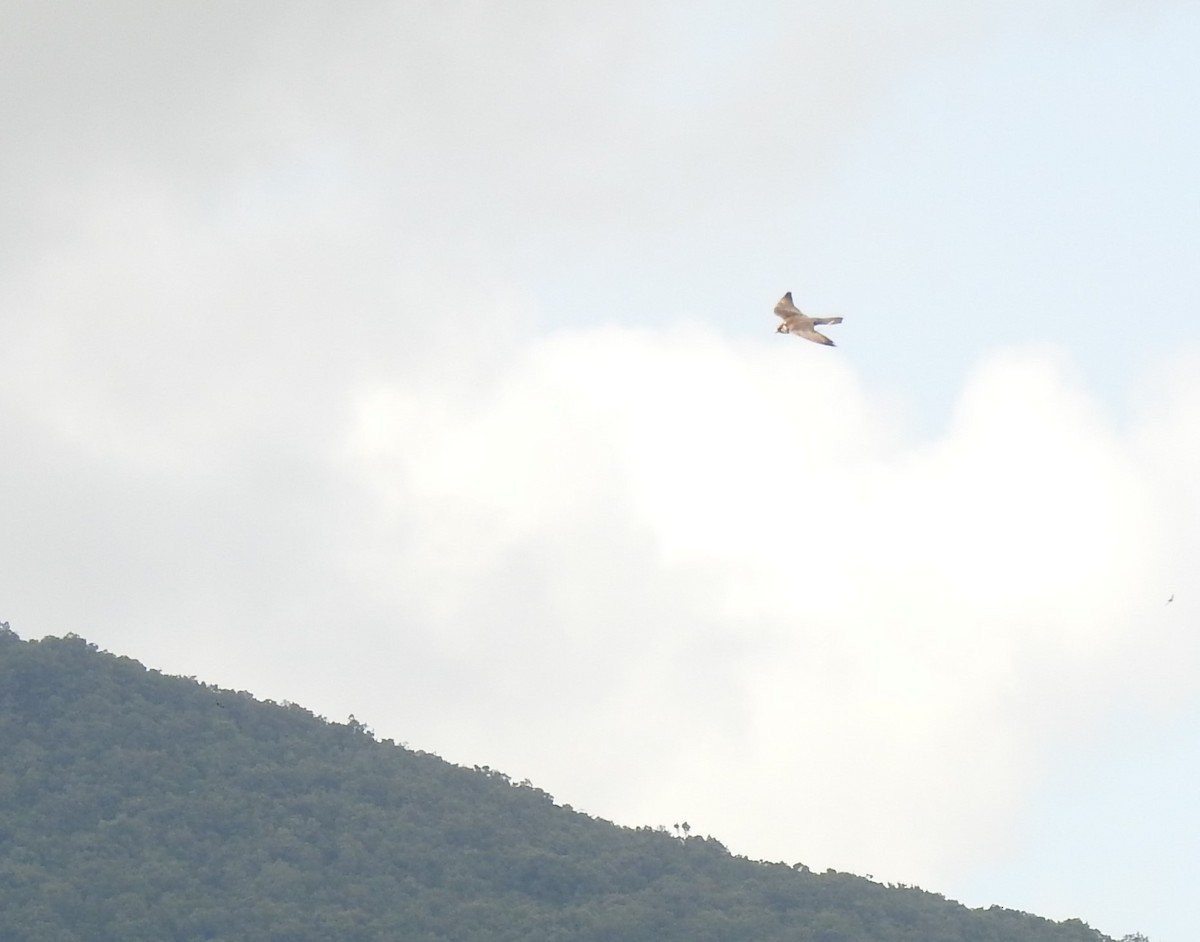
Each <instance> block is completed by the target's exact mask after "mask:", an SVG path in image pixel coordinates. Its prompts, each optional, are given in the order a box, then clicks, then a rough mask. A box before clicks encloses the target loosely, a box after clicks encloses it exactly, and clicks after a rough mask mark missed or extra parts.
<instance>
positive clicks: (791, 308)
mask: <svg viewBox="0 0 1200 942" xmlns="http://www.w3.org/2000/svg"><path fill="white" fill-rule="evenodd" d="M775 313H776V314H778V315H779V316H780V317H783V318H786V317H787V316H788V315H789V314H801V313H803V312H802V311H801V310H800V308H798V307H796V305H795V304H793V303H792V292H790V291H789V292H788V293H787V294H785V295H784V296H783V297H782V298H780V299H779V303H778V304H776V305H775Z"/></svg>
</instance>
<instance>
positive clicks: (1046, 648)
mask: <svg viewBox="0 0 1200 942" xmlns="http://www.w3.org/2000/svg"><path fill="white" fill-rule="evenodd" d="M3 14H4V17H3V18H4V22H5V28H4V29H3V30H0V115H2V116H3V125H4V128H5V133H4V135H3V136H2V137H0V201H2V205H3V213H0V442H2V443H3V459H2V460H0V533H2V534H3V539H2V540H0V620H5V621H8V622H9V623H10V624H11V626H12V627H13V629H14V630H16V631H17V632H18V633H19V634H20V635H21V636H22V637H26V638H37V637H43V636H46V635H62V634H66V633H68V632H75V633H77V634H80V635H83V636H84V637H86V638H87V639H88V640H90V641H92V642H95V643H96V644H98V645H99V646H100V647H101V648H103V649H105V650H109V651H112V652H114V653H116V654H121V655H127V656H130V657H134V658H137V659H138V660H140V661H142V662H143V663H145V664H146V665H147V666H149V667H153V668H156V669H159V670H162V671H165V672H168V673H175V674H182V675H185V676H194V677H197V678H198V679H200V680H203V681H206V682H209V683H214V684H218V685H220V686H224V687H232V688H235V689H244V690H249V691H251V692H252V693H254V694H255V695H257V696H259V697H262V698H271V699H275V700H280V701H282V700H287V701H292V702H296V703H299V704H301V705H303V706H306V707H308V708H309V709H312V710H314V711H315V712H318V713H320V714H321V715H325V716H328V717H330V718H331V719H335V720H339V721H343V720H345V718H346V717H347V716H349V715H351V714H353V715H354V716H355V717H356V718H357V719H358V720H359V721H361V722H363V723H366V724H367V725H368V726H369V727H371V728H372V729H373V730H374V731H375V733H376V735H377V736H378V737H380V738H391V739H394V740H396V741H397V742H403V743H406V744H408V745H409V746H410V747H412V748H416V749H422V750H425V751H429V752H435V753H437V754H438V755H441V756H443V757H444V758H446V759H448V760H450V761H453V762H457V763H460V764H464V765H468V766H470V765H488V766H491V767H493V768H497V769H501V770H503V771H504V772H506V773H508V774H509V775H511V776H513V777H514V778H515V779H517V780H520V779H525V778H528V779H530V780H531V781H532V782H533V783H534V784H536V785H537V786H539V787H541V788H543V789H545V790H547V791H549V792H550V793H551V794H553V795H554V796H555V798H556V800H558V801H559V802H562V803H567V804H570V805H572V806H573V807H575V808H577V809H579V810H582V811H586V812H588V813H590V814H594V815H598V816H601V817H604V818H607V819H610V820H613V821H616V822H618V823H621V824H625V825H630V826H641V825H651V826H657V825H666V826H668V827H669V826H671V825H672V824H673V823H676V822H679V821H682V820H687V821H688V822H689V823H690V824H691V826H692V829H693V833H699V834H708V835H712V836H714V837H716V838H717V839H719V840H721V841H722V842H723V843H725V844H726V846H728V847H729V848H730V850H731V851H733V852H734V853H738V854H744V855H746V856H749V857H752V858H761V859H768V860H783V861H786V862H789V863H793V862H803V863H805V864H807V865H808V866H810V867H812V868H813V869H825V868H827V867H833V868H836V869H839V870H848V871H851V872H854V873H860V874H871V875H872V876H873V878H874V879H877V880H880V881H887V882H902V883H908V884H918V885H921V886H923V887H925V888H927V889H931V890H934V891H937V892H941V893H944V894H945V895H947V896H949V897H951V898H954V899H959V900H962V901H963V902H965V903H967V904H968V905H972V906H987V905H991V904H998V905H1003V906H1007V907H1011V908H1015V909H1022V910H1027V911H1032V912H1036V913H1038V914H1041V915H1045V916H1049V917H1052V918H1055V919H1064V918H1071V917H1077V918H1081V919H1083V920H1085V921H1086V922H1088V923H1089V924H1090V925H1092V926H1094V927H1096V928H1098V929H1100V930H1101V931H1103V932H1105V933H1107V934H1109V935H1112V936H1114V937H1118V938H1119V937H1120V936H1122V935H1124V934H1126V933H1132V932H1142V933H1144V934H1146V935H1148V936H1149V937H1150V939H1151V940H1153V942H1190V939H1191V938H1193V937H1194V913H1193V910H1194V906H1193V905H1192V902H1191V900H1192V897H1193V895H1194V887H1195V885H1196V884H1197V883H1198V882H1200V855H1197V854H1196V852H1195V848H1196V846H1197V843H1198V842H1200V810H1197V805H1196V802H1195V796H1194V788H1193V787H1192V783H1194V782H1195V780H1196V778H1197V776H1198V775H1200V682H1198V681H1197V680H1196V677H1197V676H1198V670H1197V669H1198V668H1200V634H1198V631H1197V629H1198V628H1200V624H1198V620H1200V578H1198V575H1200V327H1198V326H1197V317H1196V314H1197V312H1198V310H1200V273H1198V270H1197V267H1196V259H1197V258H1200V175H1197V173H1196V170H1195V168H1196V167H1197V166H1200V131H1198V130H1197V124H1196V120H1195V115H1196V114H1197V113H1198V112H1200V61H1198V60H1197V57H1196V55H1195V50H1196V48H1200V8H1197V7H1196V6H1195V5H1194V4H1189V3H1186V2H1182V0H1179V2H1170V0H1140V2H1138V3H1136V4H1135V3H1132V2H1121V0H1107V2H1105V0H1089V2H1083V0H1050V2H1046V0H1039V2H1018V0H1013V2H1005V3H991V2H986V3H985V2H982V0H966V2H964V0H913V2H910V3H905V4H899V3H886V2H882V0H875V2H873V0H850V2H838V3H833V2H825V0H799V2H796V0H790V2H787V3H783V2H772V0H748V2H741V3H737V4H733V3H718V2H699V3H689V4H683V3H679V2H665V0H638V2H637V3H631V2H624V0H614V2H611V3H606V4H584V3H576V2H559V3H553V4H551V3H538V2H532V0H516V2H511V3H506V4H489V3H482V2H468V0H439V2H437V3H428V2H422V0H408V2H388V0H373V2H366V3H362V4H354V5H346V4H335V3H332V2H328V0H301V2H294V0H293V2H287V3H283V2H272V0H263V2H260V3H256V4H250V5H247V4H243V3H233V2H227V0H209V2H205V3H192V2H184V3H174V4H169V5H154V4H143V3H137V2H121V0H100V2H96V3H92V4H87V5H82V6H81V5H78V4H67V3H63V2H56V0H37V2H32V0H29V2H25V0H7V2H4V3H3ZM785 291H792V292H793V295H794V297H795V299H796V302H797V304H798V305H799V306H800V307H801V308H802V309H804V310H805V311H806V312H809V313H813V314H829V315H839V316H842V317H844V321H843V322H842V323H841V324H839V325H836V326H832V327H829V328H828V329H827V330H828V333H829V334H830V336H832V337H833V338H834V339H835V340H836V341H837V347H835V348H832V349H830V348H825V347H820V346H817V345H815V344H809V343H806V342H804V341H803V340H800V339H798V338H793V337H788V336H783V335H779V334H776V333H775V332H774V328H775V326H776V324H777V320H776V318H775V317H774V316H773V315H772V308H773V306H774V304H775V302H776V300H777V299H778V298H779V297H780V296H781V295H782V294H783V293H784V292H785ZM1172 596H1174V601H1172V602H1170V603H1169V604H1168V602H1167V600H1168V598H1170V597H1172Z"/></svg>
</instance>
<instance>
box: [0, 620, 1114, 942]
mask: <svg viewBox="0 0 1200 942" xmlns="http://www.w3.org/2000/svg"><path fill="white" fill-rule="evenodd" d="M0 938H4V939H9V938H11V939H20V940H22V942H143V940H144V942H151V940H152V942H193V940H195V942H200V940H210V942H267V940H271V942H335V940H336V942H377V940H379V942H382V940H397V942H399V940H403V942H435V940H446V942H450V940H453V942H476V940H478V942H484V940H486V942H507V940H511V942H639V940H646V942H673V940H680V942H683V940H687V942H741V940H747V942H749V940H753V942H771V940H789V942H968V940H969V942H1102V940H1103V939H1104V937H1103V936H1101V935H1100V934H1099V933H1097V932H1095V931H1093V930H1092V929H1089V928H1088V927H1087V926H1085V925H1084V924H1083V923H1080V922H1076V921H1072V922H1067V923H1061V924H1059V923H1052V922H1048V921H1046V920H1043V919H1039V918H1036V917H1034V916H1029V915H1026V914H1023V913H1016V912H1012V911H1009V910H1002V909H989V910H984V911H980V910H968V909H966V908H964V907H962V906H960V905H958V904H956V903H953V902H950V901H947V900H945V899H943V898H942V897H940V896H938V895H935V894H931V893H926V892H924V891H922V890H918V889H914V888H888V887H883V886H880V885H878V884H875V883H871V882H869V881H867V880H864V879H861V878H859V877H854V876H851V875H849V874H842V873H833V872H830V873H826V874H822V875H817V874H813V873H810V872H808V871H807V869H806V868H803V867H799V866H797V867H795V868H793V867H788V866H785V865H783V864H768V863H761V862H754V861H749V860H745V859H742V858H737V857H733V856H731V855H730V854H729V853H728V851H726V849H725V848H724V847H723V846H721V844H720V843H718V842H717V841H715V840H712V839H706V838H702V837H694V836H691V837H687V838H686V839H685V840H681V839H679V838H677V837H675V836H672V835H670V834H668V833H667V832H666V831H665V830H663V829H656V830H652V829H649V828H640V829H636V830H630V829H626V828H619V827H616V826H614V825H612V824H610V823H608V822H605V821H600V820H597V819H594V818H590V817H588V816H586V815H583V814H579V813H577V812H574V811H572V810H570V809H569V808H564V807H559V806H556V805H555V804H554V803H553V801H552V800H551V798H550V796H549V795H546V794H545V793H544V792H541V791H539V790H538V789H536V788H533V787H532V786H530V785H529V784H528V783H521V784H514V783H513V782H511V781H510V780H509V779H508V778H507V777H506V776H504V775H503V774H501V773H498V772H495V771H492V770H490V769H475V770H469V769H463V768H459V767H457V766H452V765H450V764H448V763H446V762H443V761H442V760H441V759H439V758H437V757H436V756H432V755H428V754H424V753H417V752H412V751H410V750H408V749H404V748H401V747H400V746H396V745H393V744H392V743H390V742H376V741H375V739H374V737H373V736H372V735H371V733H370V732H369V731H368V730H367V729H366V727H364V726H363V725H361V724H360V723H358V722H356V721H354V720H353V719H351V721H350V722H349V723H347V724H345V725H341V724H335V723H329V722H326V721H325V720H323V719H320V718H318V717H315V716H313V715H312V714H311V713H309V712H308V711H306V710H303V709H301V708H300V707H297V706H295V705H291V704H276V703H270V702H266V703H264V702H258V701H255V700H254V699H253V698H252V697H251V696H250V695H249V694H246V693H233V692H231V691H227V690H217V689H215V688H212V687H208V686H205V685H203V684H199V683H196V682H195V681H194V680H189V679H184V678H177V677H167V676H164V675H162V674H159V673H157V672H155V671H147V670H146V669H145V668H143V667H142V666H141V665H140V664H138V663H137V662H135V661H132V660H130V659H128V658H118V657H113V656H111V655H108V654H104V653H101V652H99V651H97V650H96V648H95V646H94V645H91V644H88V643H87V642H86V641H84V640H83V639H81V638H78V637H74V636H69V637H66V638H62V639H56V638H50V639H46V640H43V641H40V642H23V641H21V640H20V639H19V638H17V636H16V635H15V634H13V633H12V632H11V631H9V630H7V626H0Z"/></svg>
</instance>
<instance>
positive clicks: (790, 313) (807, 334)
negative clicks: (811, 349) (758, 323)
mask: <svg viewBox="0 0 1200 942" xmlns="http://www.w3.org/2000/svg"><path fill="white" fill-rule="evenodd" d="M775 313H776V314H778V315H779V316H780V317H782V318H783V323H782V324H780V325H779V326H778V327H776V328H775V333H777V334H795V335H796V336H797V337H803V338H804V339H805V340H811V341H812V342H813V343H823V344H825V346H827V347H833V346H836V344H835V343H834V342H833V341H832V340H830V339H829V338H828V337H826V336H825V335H824V334H822V333H820V332H819V331H816V330H814V329H813V328H814V327H815V326H817V325H818V324H840V323H841V322H842V319H841V318H840V317H809V316H808V315H806V314H803V313H802V312H801V311H800V309H799V308H798V307H796V305H795V304H794V303H793V302H792V292H790V291H789V292H788V293H787V294H785V295H784V296H783V297H782V298H780V299H779V303H778V304H776V305H775Z"/></svg>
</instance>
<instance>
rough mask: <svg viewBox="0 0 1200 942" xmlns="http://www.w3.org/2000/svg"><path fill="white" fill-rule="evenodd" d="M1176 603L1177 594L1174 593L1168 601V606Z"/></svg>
mask: <svg viewBox="0 0 1200 942" xmlns="http://www.w3.org/2000/svg"><path fill="white" fill-rule="evenodd" d="M1174 601H1175V593H1173V592H1172V593H1171V597H1170V598H1169V599H1167V604H1168V605H1170V604H1171V603H1172V602H1174Z"/></svg>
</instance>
